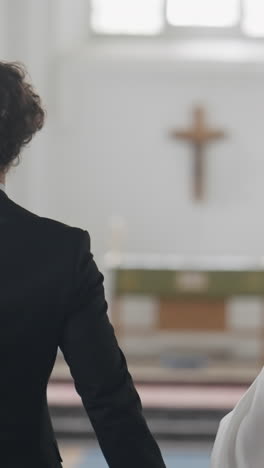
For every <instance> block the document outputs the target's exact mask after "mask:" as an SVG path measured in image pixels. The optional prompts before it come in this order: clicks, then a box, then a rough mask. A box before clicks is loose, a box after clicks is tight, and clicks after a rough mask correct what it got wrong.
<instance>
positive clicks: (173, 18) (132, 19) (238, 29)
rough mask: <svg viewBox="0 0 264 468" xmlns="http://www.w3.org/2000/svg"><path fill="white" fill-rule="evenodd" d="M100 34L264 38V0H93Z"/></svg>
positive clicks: (94, 21)
mask: <svg viewBox="0 0 264 468" xmlns="http://www.w3.org/2000/svg"><path fill="white" fill-rule="evenodd" d="M90 1H91V28H92V30H93V31H94V32H95V33H96V34H99V35H113V36H114V35H130V36H131V35H134V36H144V35H145V36H153V35H156V36H158V35H159V36H166V35H167V34H168V33H169V34H170V35H171V34H173V33H175V34H179V33H186V34H190V33H192V32H193V33H195V34H199V32H202V34H203V35H204V34H209V32H210V35H211V34H216V35H217V34H219V33H221V34H226V35H228V34H230V33H232V37H234V35H235V36H240V37H262V38H264V0H90Z"/></svg>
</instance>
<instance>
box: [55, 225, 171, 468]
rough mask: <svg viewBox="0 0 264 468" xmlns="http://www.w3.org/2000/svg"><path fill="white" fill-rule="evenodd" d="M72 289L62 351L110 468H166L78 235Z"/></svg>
mask: <svg viewBox="0 0 264 468" xmlns="http://www.w3.org/2000/svg"><path fill="white" fill-rule="evenodd" d="M80 237H81V240H80V241H78V245H79V248H78V255H77V263H76V268H75V274H74V277H75V278H74V286H73V292H72V295H71V300H70V307H69V313H68V315H67V319H66V321H65V324H64V327H63V331H62V335H61V341H60V347H61V350H62V352H63V354H64V357H65V360H66V362H67V363H68V365H69V367H70V371H71V374H72V376H73V379H74V382H75V387H76V390H77V392H78V394H79V395H80V396H81V399H82V402H83V405H84V407H85V409H86V412H87V414H88V416H89V418H90V420H91V423H92V425H93V428H94V430H95V433H96V436H97V438H98V441H99V444H100V447H101V449H102V452H103V454H104V456H105V458H106V461H107V463H108V464H109V466H110V467H111V468H124V467H126V468H135V467H137V468H164V467H165V464H164V462H163V460H162V456H161V453H160V450H159V448H158V446H157V444H156V442H155V440H154V438H153V437H152V435H151V433H150V431H149V429H148V427H147V424H146V422H145V420H144V417H143V415H142V407H141V401H140V398H139V396H138V394H137V392H136V389H135V387H134V384H133V381H132V378H131V376H130V374H129V372H128V369H127V364H126V360H125V357H124V355H123V353H122V351H121V350H120V348H119V346H118V343H117V340H116V338H115V334H114V331H113V327H112V325H111V324H110V322H109V319H108V315H107V302H106V300H105V294H104V286H103V280H104V277H103V275H102V273H100V271H99V270H98V268H97V265H96V263H95V262H94V260H93V255H92V253H91V251H90V236H89V234H88V232H87V231H84V230H80Z"/></svg>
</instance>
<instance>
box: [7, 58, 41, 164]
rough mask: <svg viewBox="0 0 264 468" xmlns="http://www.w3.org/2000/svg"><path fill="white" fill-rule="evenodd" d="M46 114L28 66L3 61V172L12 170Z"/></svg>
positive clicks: (39, 127)
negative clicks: (32, 83)
mask: <svg viewBox="0 0 264 468" xmlns="http://www.w3.org/2000/svg"><path fill="white" fill-rule="evenodd" d="M44 116H45V113H44V110H43V108H42V106H41V100H40V97H39V96H38V95H37V94H36V93H35V91H34V89H33V87H32V85H31V83H30V81H29V80H27V72H26V69H25V67H24V66H23V65H22V64H20V63H16V62H12V63H11V62H0V172H7V171H8V169H9V168H10V166H11V165H12V163H13V162H14V161H15V160H16V159H17V158H18V157H19V154H20V152H21V150H22V148H23V147H24V146H25V145H26V144H27V143H29V142H30V141H31V139H32V137H33V135H34V134H35V133H36V132H37V131H38V130H40V129H41V128H42V126H43V123H44ZM17 162H18V161H17Z"/></svg>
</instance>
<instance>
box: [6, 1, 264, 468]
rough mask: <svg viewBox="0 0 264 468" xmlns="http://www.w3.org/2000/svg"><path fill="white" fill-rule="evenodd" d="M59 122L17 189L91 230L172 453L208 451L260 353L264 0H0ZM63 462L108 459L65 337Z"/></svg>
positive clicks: (53, 407) (263, 313)
mask: <svg viewBox="0 0 264 468" xmlns="http://www.w3.org/2000/svg"><path fill="white" fill-rule="evenodd" d="M0 26H1V27H0V51H1V60H9V61H13V60H14V61H21V62H23V63H25V65H26V66H27V68H28V70H29V73H30V76H31V78H32V81H33V83H34V84H35V86H36V88H37V90H38V92H39V93H40V95H41V96H42V98H43V102H44V105H45V109H46V112H47V119H46V126H45V129H44V131H42V132H41V133H40V134H39V135H38V136H37V137H36V138H35V139H34V141H33V142H32V144H31V145H30V146H29V147H28V148H27V149H26V150H25V151H24V152H23V155H22V158H21V162H20V164H19V165H18V166H17V167H14V168H12V170H11V172H10V174H9V176H8V180H7V190H8V193H9V196H10V197H11V198H13V199H14V200H15V201H16V202H17V203H19V204H21V205H22V206H24V207H25V208H27V209H29V210H31V211H33V212H35V213H37V214H39V215H41V216H46V217H50V218H54V219H57V220H59V221H61V222H63V223H66V224H70V225H71V226H79V227H81V228H83V229H87V230H88V231H89V233H90V236H91V240H92V251H93V254H94V257H95V260H96V262H97V264H98V267H99V268H100V270H101V271H102V272H103V274H104V277H105V292H106V298H107V301H108V306H109V316H110V318H111V321H112V323H113V326H114V328H115V332H116V336H117V338H118V341H119V344H120V347H121V348H122V349H123V350H124V352H125V355H126V357H127V360H128V365H129V369H130V372H131V374H132V376H133V378H134V381H135V383H136V387H137V389H138V392H139V394H140V396H141V399H142V403H143V407H144V413H145V416H146V419H147V421H148V424H149V426H150V428H151V430H152V432H153V434H154V435H155V437H156V438H157V440H158V441H159V444H160V447H161V450H162V453H163V455H164V459H165V462H166V466H167V467H168V468H174V467H175V468H176V467H177V466H178V467H180V468H194V467H195V468H209V464H210V452H211V449H212V445H213V441H214V438H215V435H216V432H217V428H218V425H219V422H220V420H221V419H222V417H223V416H224V415H225V414H226V413H228V412H229V411H230V410H231V409H232V408H233V407H234V405H235V404H236V403H237V402H238V401H239V399H240V398H241V397H242V395H243V394H244V393H245V391H246V390H247V388H248V387H249V385H250V384H251V383H252V382H253V380H254V379H255V377H256V376H257V374H258V373H259V371H260V370H261V368H262V367H263V362H264V218H263V217H262V209H263V204H262V203H263V200H264V184H263V174H262V169H264V158H263V156H262V151H263V141H262V135H263V129H264V123H263V122H262V117H263V98H264V87H263V82H264V81H263V78H264V4H262V3H261V2H259V1H257V0H199V1H198V0H56V1H53V0H23V2H21V0H12V1H10V0H0ZM48 400H49V405H50V411H51V416H52V420H53V425H54V429H55V431H56V434H57V436H58V440H59V446H60V450H61V453H62V458H63V461H64V465H63V466H64V467H65V468H84V467H86V466H91V467H92V468H104V467H106V466H107V465H106V462H105V461H104V458H103V456H102V454H101V452H100V450H99V448H98V443H97V441H96V440H95V436H94V432H93V429H92V427H91V424H90V422H89V420H88V418H87V416H86V414H85V412H84V409H83V407H82V404H81V400H80V398H79V396H78V395H77V393H76V391H75V389H74V383H73V381H72V377H71V375H70V373H69V370H68V368H67V366H66V364H65V362H64V360H63V358H62V355H61V353H60V351H58V357H57V363H56V366H55V368H54V370H53V373H52V376H51V379H50V384H49V388H48Z"/></svg>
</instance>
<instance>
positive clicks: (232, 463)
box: [211, 369, 264, 468]
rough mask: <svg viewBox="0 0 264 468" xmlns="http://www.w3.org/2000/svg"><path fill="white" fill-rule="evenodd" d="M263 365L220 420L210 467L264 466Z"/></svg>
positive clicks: (260, 467)
mask: <svg viewBox="0 0 264 468" xmlns="http://www.w3.org/2000/svg"><path fill="white" fill-rule="evenodd" d="M263 432H264V369H262V371H261V372H260V374H259V375H258V377H257V378H256V380H255V381H254V382H253V384H252V385H251V387H250V388H249V389H248V390H247V392H246V393H245V394H244V396H243V397H242V398H241V400H240V401H239V402H238V403H237V405H236V406H235V408H234V409H233V411H231V413H229V414H227V415H226V416H225V417H224V418H223V419H222V421H221V423H220V426H219V429H218V433H217V436H216V440H215V444H214V448H213V452H212V457H211V468H223V467H224V468H263V467H264V437H263Z"/></svg>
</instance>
